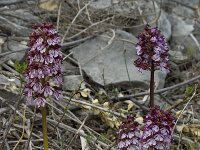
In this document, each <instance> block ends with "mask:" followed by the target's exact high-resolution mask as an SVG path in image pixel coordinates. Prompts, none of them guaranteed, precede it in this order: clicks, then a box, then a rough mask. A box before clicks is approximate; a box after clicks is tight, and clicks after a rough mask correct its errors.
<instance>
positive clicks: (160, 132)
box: [117, 25, 175, 150]
mask: <svg viewBox="0 0 200 150" xmlns="http://www.w3.org/2000/svg"><path fill="white" fill-rule="evenodd" d="M138 41H139V42H138V43H137V45H136V53H137V55H138V59H137V60H135V61H134V64H135V66H136V67H138V69H139V71H141V70H149V71H151V81H152V82H150V83H151V84H150V104H151V105H150V110H149V113H148V114H147V115H146V117H145V120H144V128H143V130H140V128H139V124H138V123H137V122H135V121H134V118H132V119H131V118H130V116H128V117H127V119H126V120H125V121H123V122H122V124H121V126H120V127H119V131H118V132H117V134H118V140H117V149H119V150H138V149H140V150H147V149H148V150H153V149H154V150H162V149H165V148H166V149H169V148H170V146H171V141H172V134H173V127H174V125H175V119H174V118H173V117H172V115H171V114H170V113H169V112H167V111H164V110H162V109H160V107H159V106H154V102H151V101H154V97H153V94H154V90H153V89H154V85H153V84H154V77H153V76H154V71H155V70H165V71H167V72H169V59H168V51H169V48H168V44H167V42H166V39H165V38H164V36H163V35H162V34H161V32H160V30H159V29H158V28H157V27H152V28H151V27H150V26H149V25H147V26H146V27H145V29H144V32H142V33H140V34H139V36H138ZM136 133H137V134H136Z"/></svg>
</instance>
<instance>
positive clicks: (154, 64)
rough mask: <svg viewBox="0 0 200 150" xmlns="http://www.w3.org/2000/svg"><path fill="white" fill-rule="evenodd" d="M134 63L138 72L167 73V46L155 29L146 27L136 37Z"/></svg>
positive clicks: (158, 31)
mask: <svg viewBox="0 0 200 150" xmlns="http://www.w3.org/2000/svg"><path fill="white" fill-rule="evenodd" d="M137 38H138V43H137V45H136V53H137V55H138V59H137V60H135V61H134V64H135V66H136V67H138V68H139V70H152V69H153V70H166V71H167V72H169V64H168V62H169V59H168V51H169V48H168V44H167V41H166V39H165V37H164V36H163V35H162V34H161V32H160V30H159V29H158V28H157V27H152V28H151V27H150V26H149V25H147V26H146V27H145V29H144V32H142V33H140V34H139V35H138V37H137Z"/></svg>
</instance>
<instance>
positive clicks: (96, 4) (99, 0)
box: [90, 0, 112, 9]
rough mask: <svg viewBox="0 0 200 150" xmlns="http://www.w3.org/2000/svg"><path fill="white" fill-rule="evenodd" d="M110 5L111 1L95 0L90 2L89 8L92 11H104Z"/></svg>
mask: <svg viewBox="0 0 200 150" xmlns="http://www.w3.org/2000/svg"><path fill="white" fill-rule="evenodd" d="M111 5H112V0H95V1H92V2H91V4H90V6H91V7H93V8H94V9H105V8H108V7H110V6H111Z"/></svg>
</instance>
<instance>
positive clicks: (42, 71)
mask: <svg viewBox="0 0 200 150" xmlns="http://www.w3.org/2000/svg"><path fill="white" fill-rule="evenodd" d="M60 41H61V40H60V37H59V35H58V32H57V31H56V29H55V28H54V26H53V25H51V24H47V23H43V24H41V25H35V27H34V31H33V32H32V33H31V35H30V37H29V43H28V46H29V47H30V50H29V51H28V52H27V55H26V59H27V62H28V66H27V69H26V71H25V76H26V85H25V90H24V94H25V95H26V96H27V102H28V104H30V105H36V106H37V107H44V106H45V103H46V100H47V99H48V97H49V96H53V97H54V98H56V99H57V100H59V99H60V98H62V92H61V85H62V76H61V74H62V53H61V50H60V47H61V46H60Z"/></svg>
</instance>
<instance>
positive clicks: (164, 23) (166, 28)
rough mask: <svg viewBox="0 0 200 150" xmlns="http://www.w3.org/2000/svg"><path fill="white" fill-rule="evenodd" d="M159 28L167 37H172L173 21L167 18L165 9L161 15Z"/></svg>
mask: <svg viewBox="0 0 200 150" xmlns="http://www.w3.org/2000/svg"><path fill="white" fill-rule="evenodd" d="M158 28H159V29H160V30H161V32H162V34H163V35H164V36H165V38H166V39H169V38H170V37H171V34H172V31H171V23H170V21H169V20H168V19H167V15H166V12H164V11H161V15H160V17H159V19H158Z"/></svg>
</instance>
